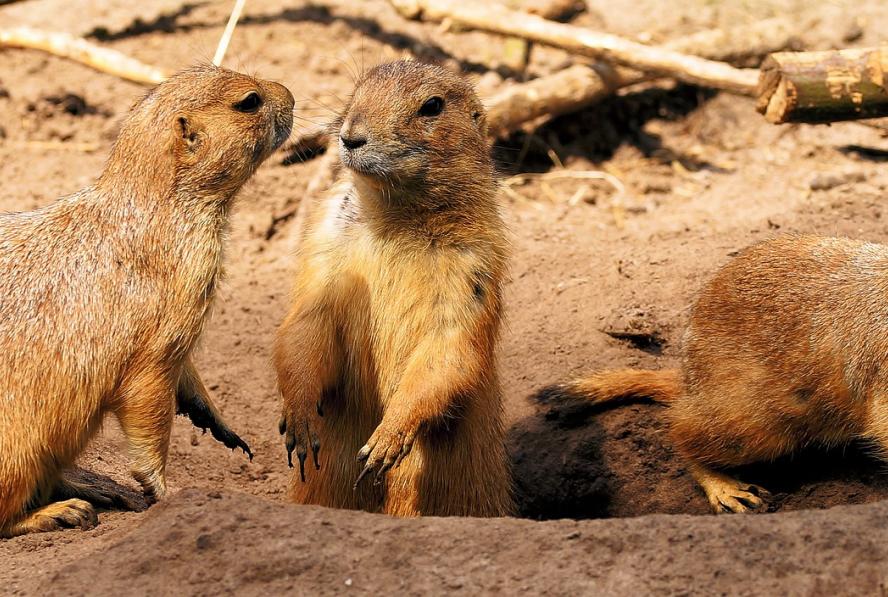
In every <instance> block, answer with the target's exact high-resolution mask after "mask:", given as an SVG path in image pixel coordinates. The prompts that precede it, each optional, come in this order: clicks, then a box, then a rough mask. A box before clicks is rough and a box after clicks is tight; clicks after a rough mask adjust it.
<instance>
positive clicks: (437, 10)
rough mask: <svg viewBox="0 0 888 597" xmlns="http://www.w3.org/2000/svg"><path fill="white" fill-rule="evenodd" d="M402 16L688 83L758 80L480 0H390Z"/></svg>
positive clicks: (742, 84) (736, 84) (739, 89)
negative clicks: (530, 43) (451, 24)
mask: <svg viewBox="0 0 888 597" xmlns="http://www.w3.org/2000/svg"><path fill="white" fill-rule="evenodd" d="M389 2H390V3H391V4H392V5H393V6H394V7H395V8H396V9H397V10H398V11H399V12H400V13H401V14H402V15H404V16H405V17H408V18H413V19H417V18H418V19H423V20H427V21H433V22H440V21H444V20H448V19H449V20H450V21H452V22H454V23H458V24H460V25H462V26H464V27H471V28H474V29H480V30H483V31H490V32H492V33H499V34H501V35H507V36H512V37H515V36H518V37H523V38H525V39H528V40H530V41H534V42H539V43H543V44H547V45H551V46H555V47H558V48H562V49H564V50H567V51H569V52H574V53H577V54H583V55H586V56H592V57H594V58H599V59H601V60H606V61H608V62H612V63H614V64H621V65H624V66H630V67H632V68H636V69H638V70H641V71H644V72H649V73H652V74H657V75H664V76H670V77H675V78H676V79H679V80H681V81H685V82H687V83H693V84H695V85H703V86H705V87H713V88H716V89H723V90H725V91H730V92H733V93H739V94H743V95H752V94H754V93H755V90H756V84H757V82H758V72H757V71H755V70H754V69H737V68H734V67H733V66H730V65H728V64H725V63H722V62H715V61H712V60H706V59H703V58H698V57H696V56H689V55H687V54H682V53H680V52H675V51H672V50H667V49H663V48H657V47H652V46H646V45H644V44H639V43H635V42H633V41H630V40H627V39H624V38H621V37H618V36H616V35H610V34H607V33H600V32H597V31H592V30H589V29H585V28H582V27H574V26H572V25H565V24H562V23H555V22H552V21H547V20H546V19H543V18H541V17H538V16H536V15H530V14H526V13H523V12H520V11H515V10H509V9H507V8H504V7H502V6H499V5H496V4H490V3H483V2H459V1H457V0H389Z"/></svg>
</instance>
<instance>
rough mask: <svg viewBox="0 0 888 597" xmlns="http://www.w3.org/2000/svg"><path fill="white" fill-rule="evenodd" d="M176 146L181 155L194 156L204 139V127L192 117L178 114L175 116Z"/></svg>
mask: <svg viewBox="0 0 888 597" xmlns="http://www.w3.org/2000/svg"><path fill="white" fill-rule="evenodd" d="M175 126H176V147H177V148H178V149H179V153H180V154H181V155H183V156H191V157H196V156H197V154H198V153H199V152H200V150H201V148H202V147H203V145H204V143H205V141H206V135H205V134H204V127H203V126H202V125H201V124H200V123H199V122H197V121H196V120H195V119H194V118H192V117H190V116H186V115H184V114H179V115H178V116H177V117H176V124H175Z"/></svg>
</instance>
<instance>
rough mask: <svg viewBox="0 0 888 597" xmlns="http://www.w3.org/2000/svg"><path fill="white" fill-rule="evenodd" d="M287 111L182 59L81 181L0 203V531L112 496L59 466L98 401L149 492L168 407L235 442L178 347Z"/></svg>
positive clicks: (218, 72) (157, 487) (273, 97)
mask: <svg viewBox="0 0 888 597" xmlns="http://www.w3.org/2000/svg"><path fill="white" fill-rule="evenodd" d="M292 112H293V97H292V96H291V95H290V92H289V91H287V90H286V88H284V87H283V86H281V85H278V84H277V83H271V82H268V81H261V80H258V79H254V78H252V77H247V76H245V75H241V74H238V73H235V72H232V71H228V70H225V69H221V68H216V67H210V66H205V67H195V68H192V69H189V70H186V71H184V72H182V73H180V74H178V75H176V76H174V77H172V78H171V79H170V80H168V81H166V82H164V83H161V84H160V85H158V86H157V87H155V88H154V89H153V90H152V91H151V92H149V93H148V94H147V95H146V96H145V97H144V98H143V99H142V100H141V101H140V102H138V103H137V104H136V106H135V107H134V108H133V110H132V111H131V113H130V115H129V116H128V117H127V119H126V120H125V122H124V123H123V126H122V128H121V131H120V135H119V136H118V139H117V141H116V143H115V145H114V149H113V150H112V152H111V155H110V157H109V159H108V162H107V165H106V167H105V170H104V171H103V173H102V175H101V176H100V177H99V179H98V181H97V182H96V183H95V185H94V186H91V187H88V188H86V189H84V190H82V191H80V192H78V193H75V194H73V195H70V196H68V197H65V198H63V199H60V200H59V201H57V202H55V203H53V204H52V205H49V206H48V207H46V208H43V209H39V210H37V211H33V212H28V213H20V214H4V215H0V347H2V353H3V357H2V358H0V536H14V535H20V534H24V533H28V532H34V531H47V530H54V529H58V528H61V527H64V526H81V527H89V526H91V525H93V524H95V523H96V521H97V519H96V514H95V511H94V509H93V506H92V504H91V502H93V503H98V504H107V503H108V502H111V501H113V499H114V498H113V496H109V495H107V494H105V493H103V492H102V491H100V490H98V489H96V488H92V487H87V486H83V485H75V484H73V483H72V482H71V481H69V480H67V479H65V478H64V477H63V475H62V472H63V471H64V469H65V468H67V467H69V466H70V465H71V464H72V463H73V462H74V460H75V459H76V458H77V456H78V455H79V454H80V453H81V451H82V450H83V449H84V447H85V446H86V444H87V443H88V442H89V440H90V439H91V438H92V436H93V435H94V434H95V433H96V431H97V430H98V429H99V427H100V426H101V424H102V421H103V419H104V416H105V414H106V413H113V414H114V415H116V417H117V419H118V420H119V421H120V425H121V427H122V429H123V432H124V434H125V435H126V438H127V440H128V443H129V445H130V450H131V456H132V460H133V475H134V476H135V477H136V479H137V480H138V481H139V482H140V483H141V484H142V486H143V489H144V491H145V492H146V494H147V495H148V496H149V497H151V498H154V499H157V498H160V497H162V496H163V495H164V493H165V492H166V481H165V478H166V460H167V449H168V444H169V438H170V430H171V428H172V424H173V417H174V414H175V411H176V410H179V411H180V412H184V413H186V414H188V415H189V416H191V417H192V419H193V420H194V422H195V424H197V425H199V426H202V427H210V428H211V429H212V430H213V433H214V435H215V436H216V437H217V438H219V439H221V440H222V441H223V442H225V443H226V445H228V446H229V447H235V446H239V447H242V448H243V449H244V450H245V451H247V452H248V451H249V448H247V445H246V444H245V443H244V442H243V441H242V440H241V439H240V438H239V437H237V435H235V434H234V433H233V432H231V431H230V430H229V429H228V428H227V426H226V425H225V424H224V422H223V421H222V420H221V418H220V417H219V414H218V412H217V411H216V409H215V407H214V406H213V404H212V402H210V399H209V396H208V395H207V393H206V389H205V388H204V386H203V383H202V382H201V380H200V377H199V375H198V374H197V371H196V369H195V368H194V366H193V364H192V363H191V360H190V353H191V350H192V348H193V346H194V344H195V342H196V340H197V338H198V336H199V334H200V331H201V327H202V325H203V322H204V319H205V317H206V315H207V313H208V311H209V309H210V306H211V303H212V300H213V296H214V294H215V289H216V285H217V282H218V280H219V277H220V275H221V272H222V248H223V240H224V236H225V233H226V230H227V225H228V213H229V210H230V207H231V202H232V200H233V197H234V195H235V194H236V193H237V191H238V190H239V189H240V187H241V186H242V185H243V184H244V183H245V182H246V181H247V179H248V178H249V177H250V176H251V175H252V174H253V172H254V170H255V169H256V168H257V167H258V166H259V164H261V163H262V161H263V160H265V158H266V157H268V155H269V154H270V153H271V152H272V151H273V150H274V148H276V147H278V146H279V145H280V144H281V143H282V142H283V141H284V140H285V139H286V138H287V136H288V135H289V132H290V127H291V125H292V118H293V114H292ZM54 500H60V501H54Z"/></svg>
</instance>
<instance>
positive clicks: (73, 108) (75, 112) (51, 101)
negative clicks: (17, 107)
mask: <svg viewBox="0 0 888 597" xmlns="http://www.w3.org/2000/svg"><path fill="white" fill-rule="evenodd" d="M42 99H43V101H44V102H46V104H48V105H49V106H53V107H54V108H57V109H60V110H61V111H62V112H64V113H66V114H70V115H71V116H87V115H93V114H101V115H102V116H110V114H109V113H108V112H106V111H103V110H99V109H98V108H96V107H95V106H93V105H91V104H90V103H89V102H87V101H86V99H85V98H84V97H83V96H80V95H77V94H76V93H63V94H61V95H47V96H44V97H43V98H42ZM28 110H29V111H31V112H35V111H38V110H40V106H38V105H37V104H35V103H32V104H29V105H28Z"/></svg>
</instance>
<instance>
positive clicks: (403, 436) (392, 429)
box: [355, 420, 417, 489]
mask: <svg viewBox="0 0 888 597" xmlns="http://www.w3.org/2000/svg"><path fill="white" fill-rule="evenodd" d="M416 432H417V429H416V427H415V426H412V425H406V424H403V423H394V422H387V421H385V420H383V421H382V423H380V425H379V427H377V428H376V431H374V432H373V435H371V436H370V439H369V440H367V443H366V444H365V445H364V447H363V448H361V449H360V451H359V452H358V462H364V463H365V464H364V469H363V470H362V471H361V474H360V475H358V478H357V480H356V481H355V489H357V488H358V485H359V484H360V483H361V481H362V480H363V479H364V477H366V476H367V475H369V474H370V473H371V472H372V471H373V470H376V477H375V479H374V484H378V483H380V482H381V481H382V478H383V476H384V475H385V473H386V471H388V470H389V469H390V468H392V467H397V466H398V465H400V464H401V461H402V460H403V459H404V457H406V456H407V454H409V453H410V450H411V448H413V442H414V441H415V440H416Z"/></svg>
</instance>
